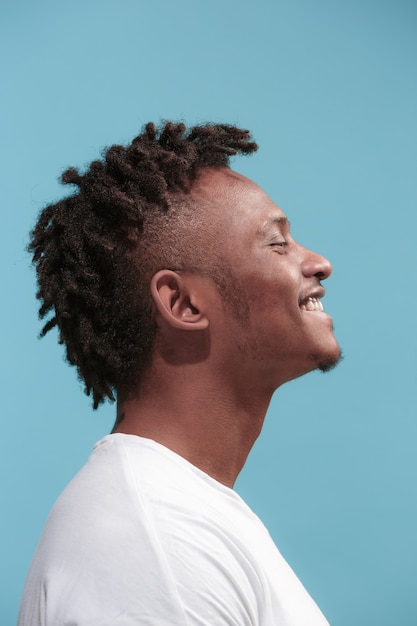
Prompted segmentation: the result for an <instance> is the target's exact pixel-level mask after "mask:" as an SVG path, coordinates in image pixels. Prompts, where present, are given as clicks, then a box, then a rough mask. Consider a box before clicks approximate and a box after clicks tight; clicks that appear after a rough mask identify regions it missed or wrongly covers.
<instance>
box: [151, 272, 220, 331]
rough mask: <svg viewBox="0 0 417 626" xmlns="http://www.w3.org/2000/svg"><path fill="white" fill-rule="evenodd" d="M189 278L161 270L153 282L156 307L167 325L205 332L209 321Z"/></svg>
mask: <svg viewBox="0 0 417 626" xmlns="http://www.w3.org/2000/svg"><path fill="white" fill-rule="evenodd" d="M192 282H193V281H192V280H190V279H189V277H188V278H187V277H185V276H183V275H180V274H178V273H177V272H174V271H172V270H159V271H158V272H157V273H156V274H155V275H154V276H153V277H152V280H151V295H152V299H153V301H154V304H155V307H156V309H157V311H158V313H159V314H160V315H161V317H162V318H163V319H164V320H165V322H166V323H167V324H169V325H170V326H172V327H174V328H178V329H180V330H205V329H206V328H208V325H209V321H208V319H207V317H206V315H205V313H204V312H203V311H201V308H200V306H199V302H198V295H197V291H196V290H195V289H194V288H193V284H192Z"/></svg>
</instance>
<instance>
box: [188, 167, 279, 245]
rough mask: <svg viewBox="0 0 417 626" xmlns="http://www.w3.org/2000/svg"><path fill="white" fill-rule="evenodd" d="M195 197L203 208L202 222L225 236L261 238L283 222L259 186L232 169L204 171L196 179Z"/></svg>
mask: <svg viewBox="0 0 417 626" xmlns="http://www.w3.org/2000/svg"><path fill="white" fill-rule="evenodd" d="M195 195H196V197H199V198H201V200H202V201H203V203H204V205H205V210H204V212H205V215H206V219H209V221H213V222H215V223H217V224H219V225H222V227H223V228H224V229H227V231H228V233H229V234H231V233H232V232H236V233H240V234H242V233H243V232H246V233H247V234H251V235H259V236H262V235H263V234H264V233H266V232H268V231H269V230H270V229H271V228H274V227H275V228H276V227H277V226H278V227H279V226H282V225H283V224H286V223H287V220H286V217H285V215H284V213H283V211H282V210H281V209H280V208H279V207H278V206H277V205H276V204H274V202H273V201H272V200H271V198H270V197H269V196H268V195H267V194H266V193H265V192H264V191H263V189H261V187H259V185H257V184H256V183H254V182H253V181H252V180H250V179H249V178H246V177H245V176H242V175H241V174H239V173H238V172H235V171H233V170H229V169H226V168H222V169H219V170H208V171H207V170H206V171H205V172H204V173H203V174H202V175H200V177H199V178H198V180H197V183H196V187H195Z"/></svg>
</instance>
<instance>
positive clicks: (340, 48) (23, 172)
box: [0, 0, 417, 626]
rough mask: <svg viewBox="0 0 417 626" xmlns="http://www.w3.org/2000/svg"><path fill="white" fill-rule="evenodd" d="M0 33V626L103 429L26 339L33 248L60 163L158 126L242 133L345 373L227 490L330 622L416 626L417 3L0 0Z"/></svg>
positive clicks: (269, 429)
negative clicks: (309, 255)
mask: <svg viewBox="0 0 417 626" xmlns="http://www.w3.org/2000/svg"><path fill="white" fill-rule="evenodd" d="M0 18H1V19H0V24H1V25H0V53H1V57H0V58H1V59H2V75H1V91H2V96H1V105H0V106H1V115H0V124H1V137H2V139H1V143H2V150H1V163H0V166H1V170H0V171H1V179H2V183H1V186H0V194H1V211H2V213H1V223H2V228H1V240H2V243H1V246H0V254H1V264H0V268H1V292H2V297H1V300H2V304H1V311H0V315H1V325H0V328H1V333H2V341H1V346H2V348H1V364H0V367H1V375H0V381H1V386H2V418H1V419H2V427H1V428H2V451H1V458H0V463H1V473H0V480H1V485H0V486H1V493H2V504H3V506H2V515H1V519H0V541H1V545H0V551H1V555H2V556H1V565H0V567H1V571H0V573H1V581H0V594H1V604H0V624H1V625H3V624H4V625H5V626H6V625H8V624H13V623H14V622H15V619H16V614H17V607H18V603H19V598H20V594H21V590H22V586H23V583H24V578H25V575H26V571H27V568H28V565H29V562H30V559H31V557H32V554H33V551H34V549H35V546H36V543H37V541H38V538H39V535H40V533H41V529H42V527H43V524H44V521H45V518H46V515H47V513H48V511H49V509H50V507H51V505H52V504H53V502H54V500H55V498H56V497H57V495H58V494H59V492H60V491H61V490H62V488H63V487H64V485H65V484H66V483H67V482H68V480H69V479H70V478H71V477H72V475H73V474H74V473H75V472H76V471H77V469H78V468H79V467H80V466H81V464H82V463H83V462H84V460H85V458H86V457H87V455H88V454H89V451H90V449H91V446H92V444H93V443H94V442H95V441H96V440H97V439H99V438H100V437H101V436H103V435H104V434H106V433H107V432H108V431H109V430H110V429H111V426H112V422H113V415H114V407H113V406H106V407H103V408H101V409H100V410H99V411H98V412H96V413H93V411H92V409H91V407H90V401H89V400H88V399H87V398H86V397H85V396H84V395H83V394H82V391H81V387H80V384H79V383H78V381H77V379H76V375H75V371H72V370H71V369H70V368H69V367H68V366H67V365H66V364H65V363H64V360H63V350H62V347H59V346H58V345H57V341H56V335H54V333H51V336H50V337H47V338H45V339H44V340H43V341H38V339H37V334H38V332H39V330H40V323H39V322H38V321H37V317H36V311H37V304H36V302H35V296H34V292H35V280H34V274H33V272H32V270H31V269H30V261H29V257H28V255H27V253H26V252H25V250H24V247H25V245H26V243H27V237H28V234H27V233H28V231H29V229H30V228H31V227H32V226H33V224H34V221H35V219H36V215H37V213H38V211H39V210H40V208H41V207H42V206H43V205H44V204H45V203H47V202H49V201H51V200H54V199H57V198H59V196H60V194H61V193H62V191H61V189H60V187H59V185H58V183H57V177H58V175H59V174H60V172H61V171H62V170H63V169H64V168H65V167H67V166H69V165H78V166H83V165H84V164H86V163H88V162H89V161H90V160H91V159H93V158H96V157H97V156H98V155H99V152H100V149H101V148H102V147H104V146H106V145H110V144H113V143H119V142H127V141H129V140H130V139H132V138H133V136H134V135H135V134H136V133H137V131H139V129H140V127H141V126H142V124H143V123H144V122H147V121H148V120H155V121H159V120H160V119H161V118H168V119H184V120H186V121H187V122H188V123H190V124H192V123H196V122H199V121H205V120H213V121H223V122H230V123H237V124H239V125H241V126H243V127H246V128H249V129H251V131H252V132H253V135H254V137H255V138H256V140H257V141H258V143H259V145H260V151H259V152H258V153H257V154H256V155H254V156H253V157H250V158H246V159H245V158H242V159H239V160H236V161H235V162H234V167H235V168H236V169H237V170H238V171H240V172H242V173H244V174H246V175H248V176H249V177H251V178H253V179H254V180H255V181H257V182H258V183H259V184H260V185H261V186H263V187H264V188H265V190H266V191H267V192H268V193H269V194H270V195H271V196H272V197H273V199H274V200H275V201H276V202H277V203H278V204H279V205H280V206H281V207H282V209H283V210H284V211H285V212H286V213H287V214H288V215H289V217H290V219H291V222H292V226H293V233H294V235H295V237H296V238H297V239H298V240H300V241H301V242H302V243H303V244H305V245H307V246H310V247H312V248H313V249H315V250H317V251H319V252H321V253H323V254H325V255H326V256H328V257H329V258H330V259H331V261H332V262H333V267H334V273H333V277H332V278H331V279H329V280H328V281H327V285H326V288H327V296H326V299H325V307H326V309H327V310H328V311H329V312H330V313H331V314H332V316H333V318H334V320H335V325H336V331H337V335H338V338H339V340H340V343H341V344H342V347H343V349H344V353H345V360H344V361H343V363H342V364H341V365H340V366H339V367H338V368H337V369H336V370H334V371H333V372H331V373H330V374H327V375H325V376H324V375H322V374H319V373H314V374H310V375H309V376H307V377H305V378H303V379H300V380H297V381H294V382H292V383H290V384H288V385H287V386H285V387H284V388H282V389H281V390H280V391H278V392H277V394H276V395H275V397H274V399H273V402H272V405H271V407H270V411H269V414H268V417H267V420H266V424H265V428H264V431H263V433H262V435H261V437H260V439H259V440H258V442H257V443H256V445H255V448H254V450H253V452H252V454H251V456H250V457H249V460H248V463H247V465H246V467H245V469H244V470H243V472H242V474H241V476H240V478H239V481H238V484H237V490H238V491H239V493H240V494H241V495H242V496H243V497H244V498H245V499H246V500H247V501H248V503H249V504H250V505H251V506H252V508H253V509H254V510H255V511H256V512H257V513H258V514H259V515H260V517H261V518H262V519H263V521H264V522H265V524H266V525H267V527H268V528H269V529H270V532H271V534H272V536H273V538H274V539H275V541H276V543H277V544H278V546H279V548H280V549H281V551H282V553H283V554H284V556H285V557H286V558H287V560H288V561H289V562H290V564H291V565H292V566H293V568H294V569H295V571H296V572H297V574H298V575H299V576H300V578H301V579H302V581H303V582H304V584H305V585H306V587H307V588H308V590H309V591H310V592H311V594H312V595H313V597H314V598H315V600H316V601H317V602H318V604H319V606H320V607H321V608H322V610H323V612H324V613H325V615H326V616H327V618H328V619H329V621H330V623H331V624H332V626H352V624H354V625H355V626H370V625H374V624H375V625H378V626H416V625H417V571H416V569H417V567H416V563H417V540H416V527H417V499H416V473H417V459H416V439H417V419H416V418H417V415H416V413H417V412H416V386H417V385H416V383H417V339H416V331H415V324H416V320H417V315H416V314H417V296H416V293H417V290H416V280H415V275H416V263H415V261H416V253H415V250H416V237H417V217H416V216H417V211H416V209H417V182H416V174H417V116H416V112H417V78H416V61H417V37H416V34H417V31H416V27H417V4H416V2H415V1H413V0H408V1H407V0H350V1H347V0H344V1H342V0H315V1H314V2H312V1H311V0H275V1H272V0H258V1H257V2H254V1H249V0H222V1H220V0H210V1H208V0H207V1H206V2H203V1H199V0H176V1H175V2H169V1H168V0H166V1H164V0H152V2H151V1H144V0H142V1H140V0H136V1H135V0H117V1H116V0H113V1H112V0H90V1H88V0H87V1H86V0H84V1H82V0H73V1H72V2H65V3H64V2H59V1H57V0H54V1H48V0H38V1H37V2H36V3H35V2H29V1H28V0H15V1H14V2H12V1H11V0H3V2H2V4H1V9H0Z"/></svg>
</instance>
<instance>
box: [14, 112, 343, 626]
mask: <svg viewBox="0 0 417 626" xmlns="http://www.w3.org/2000/svg"><path fill="white" fill-rule="evenodd" d="M256 148H257V146H256V144H254V143H253V142H251V140H250V136H249V133H248V132H247V131H244V130H240V129H238V128H236V127H233V126H226V125H214V124H207V125H204V126H198V127H194V128H192V129H190V130H189V131H187V130H186V128H185V126H184V125H183V124H173V123H167V124H165V125H164V126H162V127H161V128H159V129H156V128H155V127H154V126H153V124H148V125H147V126H146V127H145V128H144V130H143V132H142V134H141V135H139V136H138V137H137V138H136V139H134V140H133V142H132V143H131V144H130V145H129V146H128V147H122V146H113V147H112V148H110V149H109V150H108V151H107V152H106V154H105V156H104V159H103V161H95V162H93V163H92V164H91V166H90V167H89V169H88V171H87V172H86V173H85V174H83V175H82V174H80V173H79V172H78V171H77V170H75V169H72V168H71V169H69V170H67V172H65V173H64V175H63V181H64V182H65V183H69V184H73V185H76V186H77V191H76V192H75V193H74V194H73V195H72V196H69V197H67V198H65V199H63V200H61V201H60V202H58V203H57V204H53V205H50V206H48V207H46V208H45V209H44V211H43V212H42V214H41V216H40V218H39V221H38V223H37V225H36V227H35V229H34V231H33V234H32V241H31V244H30V249H31V251H32V252H33V257H34V263H35V264H36V266H37V271H38V281H39V292H38V296H39V298H40V300H41V303H42V305H41V309H40V314H41V316H42V317H44V316H45V315H47V314H48V313H49V312H52V317H51V319H50V320H49V321H47V323H46V325H45V327H44V331H43V333H44V334H45V333H46V332H47V331H48V330H50V329H51V328H52V327H54V326H57V327H58V329H59V333H60V341H61V342H63V343H64V344H65V345H66V350H67V358H68V361H69V362H70V363H71V364H73V365H75V366H76V367H77V369H78V373H79V376H80V378H81V379H82V380H83V381H84V383H85V389H86V392H87V393H88V394H91V395H92V396H93V402H94V406H95V407H97V406H98V405H99V404H100V403H101V402H103V401H104V400H105V399H106V398H109V399H111V400H112V399H114V398H115V397H117V419H116V423H115V426H114V429H113V432H112V433H111V434H110V435H108V436H106V437H105V438H104V439H103V440H102V441H100V442H98V443H97V444H96V446H95V448H94V451H93V452H92V455H91V457H90V459H89V460H88V462H87V464H86V465H85V466H84V468H83V469H82V470H81V471H80V472H79V474H78V475H77V476H76V477H75V478H74V479H73V481H72V482H71V483H70V485H69V486H68V487H67V488H66V490H65V491H64V492H63V494H62V495H61V496H60V498H59V499H58V501H57V503H56V504H55V506H54V508H53V510H52V512H51V514H50V516H49V518H48V521H47V524H46V527H45V531H44V533H43V536H42V538H41V541H40V543H39V546H38V548H37V551H36V554H35V557H34V559H33V562H32V565H31V568H30V571H29V575H28V578H27V582H26V586H25V590H24V594H23V599H22V604H21V610H20V615H19V626H29V625H30V626H35V625H39V626H40V625H42V626H64V625H69V624H71V626H105V625H109V626H113V625H114V626H115V625H116V624H117V625H120V626H133V625H135V626H137V625H142V624H143V625H151V624H152V625H153V624H155V625H158V626H159V625H170V626H173V625H177V624H178V625H179V624H184V625H185V624H187V625H189V626H191V625H193V626H194V625H199V626H200V625H201V626H202V625H207V626H209V625H210V626H218V625H224V626H226V625H227V626H230V625H232V626H249V625H250V626H307V625H308V626H324V625H325V624H327V621H326V619H325V618H324V617H323V615H322V613H321V612H320V610H319V609H318V608H317V606H316V605H315V603H314V602H313V600H312V599H311V598H310V596H309V595H308V593H307V592H306V591H305V589H304V588H303V586H302V584H301V583H300V582H299V581H298V579H297V578H296V576H295V575H294V573H293V572H292V570H291V569H290V567H289V566H288V565H287V564H286V562H285V561H284V559H283V558H282V556H281V555H280V553H279V551H278V550H277V548H276V547H275V545H274V544H273V542H272V540H271V538H270V536H269V534H268V533H267V531H266V530H265V528H264V526H263V525H262V523H261V522H260V520H259V519H258V518H257V517H256V516H255V515H254V513H252V511H251V510H250V509H249V508H248V507H247V506H246V505H245V503H244V502H243V501H242V500H241V498H239V496H238V495H237V494H236V493H235V492H234V491H233V485H234V482H235V480H236V478H237V476H238V474H239V472H240V470H241V469H242V467H243V465H244V463H245V461H246V458H247V456H248V454H249V451H250V449H251V448H252V446H253V444H254V442H255V440H256V438H257V437H258V435H259V433H260V431H261V428H262V424H263V421H264V418H265V414H266V411H267V408H268V405H269V402H270V399H271V396H272V394H273V393H274V391H275V390H276V389H277V388H278V387H279V386H281V385H282V384H283V383H285V382H287V381H289V380H291V379H293V378H296V377H298V376H301V375H302V374H305V373H307V372H309V371H312V370H314V369H322V370H323V371H326V370H328V369H330V368H331V367H333V366H334V365H336V363H337V362H338V360H339V358H340V349H339V346H338V343H337V341H336V339H335V337H334V335H333V329H332V320H331V318H330V317H329V315H328V314H327V313H325V312H324V310H323V307H322V304H321V298H322V297H323V295H324V289H323V287H322V284H321V282H322V281H323V280H324V279H326V278H327V277H328V276H329V275H330V272H331V266H330V263H329V262H328V261H327V260H326V259H325V258H323V257H322V256H320V255H318V254H316V253H314V252H311V251H309V250H307V249H305V248H303V247H302V246H301V245H300V244H298V243H297V242H296V241H294V240H293V239H292V237H291V234H290V227H289V223H288V220H287V218H286V216H285V215H284V213H283V212H282V211H281V209H279V208H278V207H277V206H276V205H275V204H274V203H273V202H272V200H271V199H270V198H269V197H268V196H267V195H266V194H265V193H264V192H263V191H262V189H260V188H259V187H258V186H257V185H256V184H255V183H253V182H252V181H250V180H248V179H247V178H245V177H243V176H241V175H240V174H238V173H236V172H234V171H232V170H231V169H229V165H228V162H229V157H230V156H231V155H234V154H236V153H251V152H253V151H255V150H256Z"/></svg>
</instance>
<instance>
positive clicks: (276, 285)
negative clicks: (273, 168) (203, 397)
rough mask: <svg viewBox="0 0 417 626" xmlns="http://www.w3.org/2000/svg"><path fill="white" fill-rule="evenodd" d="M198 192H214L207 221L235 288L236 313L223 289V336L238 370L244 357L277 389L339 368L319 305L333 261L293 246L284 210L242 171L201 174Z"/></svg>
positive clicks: (336, 350)
mask: <svg viewBox="0 0 417 626" xmlns="http://www.w3.org/2000/svg"><path fill="white" fill-rule="evenodd" d="M199 194H202V196H203V197H204V196H207V197H210V196H213V194H214V199H215V201H214V202H211V203H210V212H211V214H210V216H209V220H210V221H211V224H215V225H216V226H215V228H216V233H217V235H216V236H217V241H218V250H217V253H218V255H219V256H220V257H221V259H222V262H224V264H225V265H226V266H227V267H228V268H230V271H231V274H232V275H233V280H234V283H233V285H232V290H233V291H237V293H238V294H239V296H238V297H239V299H240V301H241V305H242V311H244V313H243V314H242V316H239V315H236V314H233V313H232V312H231V311H230V307H227V294H223V300H224V304H225V307H224V309H223V311H224V318H223V320H222V323H223V330H222V332H223V341H224V345H225V346H229V347H230V354H232V353H233V349H232V344H234V345H235V346H237V353H236V351H235V355H236V366H237V368H238V369H239V367H240V368H241V367H242V360H243V361H244V365H245V367H249V368H250V367H251V366H252V367H253V368H254V371H255V370H256V371H257V372H261V374H262V380H263V382H264V384H265V385H268V386H270V387H271V388H276V387H277V386H279V385H280V384H282V383H283V382H286V380H291V379H292V378H295V377H297V376H300V375H302V374H304V373H306V372H308V371H311V370H313V369H317V368H318V369H322V370H323V371H326V370H327V369H330V368H331V367H333V366H334V365H336V363H337V362H338V360H339V358H340V348H339V345H338V343H337V341H336V339H335V336H334V334H333V323H332V319H331V317H330V316H329V315H328V314H327V313H326V312H325V311H324V309H323V305H322V302H321V299H322V297H323V296H324V293H325V292H324V288H323V286H322V285H321V282H322V281H323V280H325V279H326V278H328V277H329V276H330V274H331V271H332V268H331V264H330V262H329V261H328V260H327V259H325V258H324V257H323V256H320V255H319V254H316V253H315V252H312V251H310V250H307V249H306V248H304V247H303V246H302V245H300V244H299V243H297V242H296V241H295V240H294V239H293V238H292V236H291V232H290V225H289V222H288V219H287V217H286V216H285V215H284V213H283V211H282V210H281V209H280V208H279V207H277V206H276V205H275V204H274V203H273V202H272V200H271V199H270V198H269V197H268V196H267V194H266V193H265V192H264V191H263V190H262V189H261V188H260V187H259V186H258V185H256V184H255V183H254V182H252V181H250V180H249V179H247V178H245V177H243V176H241V175H240V174H237V173H236V172H233V171H230V170H222V171H216V172H209V173H206V174H204V175H203V176H202V177H201V179H200V182H199ZM235 313H236V312H235ZM239 318H240V319H239ZM242 356H243V357H244V359H242Z"/></svg>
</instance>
